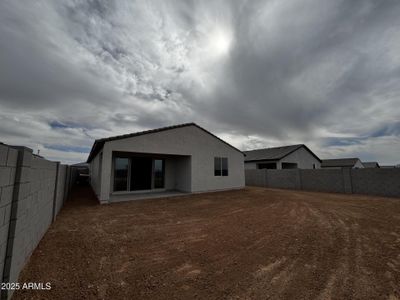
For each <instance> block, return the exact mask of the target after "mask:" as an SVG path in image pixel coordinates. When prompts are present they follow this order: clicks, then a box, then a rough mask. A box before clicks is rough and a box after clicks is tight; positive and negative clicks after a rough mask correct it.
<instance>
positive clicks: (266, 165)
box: [244, 144, 321, 169]
mask: <svg viewBox="0 0 400 300" xmlns="http://www.w3.org/2000/svg"><path fill="white" fill-rule="evenodd" d="M244 153H245V154H246V157H245V168H246V169H319V168H320V165H321V160H320V159H319V158H318V156H317V155H315V154H314V153H313V152H312V151H311V150H310V149H309V148H308V147H307V146H306V145H303V144H301V145H291V146H283V147H274V148H266V149H257V150H251V151H244Z"/></svg>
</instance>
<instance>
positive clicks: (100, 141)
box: [87, 123, 244, 163]
mask: <svg viewBox="0 0 400 300" xmlns="http://www.w3.org/2000/svg"><path fill="white" fill-rule="evenodd" d="M187 126H195V127H197V128H199V129H201V130H203V131H204V132H206V133H208V134H209V135H211V136H213V137H215V138H216V139H218V140H220V141H221V142H223V143H225V144H226V145H228V146H229V147H231V148H233V149H235V150H236V151H239V152H240V153H242V154H244V152H242V151H240V150H239V149H237V148H235V147H234V146H232V145H231V144H228V143H227V142H225V141H224V140H222V139H220V138H219V137H217V136H216V135H214V134H212V133H211V132H209V131H208V130H206V129H204V128H202V127H200V126H199V125H197V124H196V123H184V124H178V125H173V126H167V127H162V128H156V129H151V130H145V131H140V132H134V133H129V134H123V135H116V136H111V137H108V138H103V139H97V140H95V141H94V143H93V146H92V149H91V150H90V153H89V157H88V159H87V162H88V163H89V162H90V161H91V160H92V159H93V158H94V157H95V156H96V154H97V153H99V152H100V150H101V149H102V148H103V146H104V143H106V142H109V141H115V140H121V139H126V138H131V137H135V136H140V135H145V134H151V133H156V132H161V131H166V130H172V129H177V128H182V127H187Z"/></svg>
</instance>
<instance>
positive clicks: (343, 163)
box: [321, 157, 360, 168]
mask: <svg viewBox="0 0 400 300" xmlns="http://www.w3.org/2000/svg"><path fill="white" fill-rule="evenodd" d="M358 161H360V159H359V158H357V157H352V158H338V159H323V160H322V163H321V167H322V168H326V167H353V166H354V165H355V164H356V163H357V162H358Z"/></svg>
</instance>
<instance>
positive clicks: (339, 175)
mask: <svg viewBox="0 0 400 300" xmlns="http://www.w3.org/2000/svg"><path fill="white" fill-rule="evenodd" d="M245 177H246V185H249V186H262V187H271V188H283V189H298V190H305V191H319V192H333V193H354V194H366V195H377V196H387V197H400V169H332V170H324V169H316V170H301V169H297V170H266V169H263V170H245Z"/></svg>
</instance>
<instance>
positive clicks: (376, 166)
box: [362, 161, 381, 169]
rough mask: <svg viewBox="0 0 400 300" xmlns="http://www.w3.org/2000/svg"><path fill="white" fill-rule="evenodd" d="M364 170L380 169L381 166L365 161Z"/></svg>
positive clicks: (374, 162)
mask: <svg viewBox="0 0 400 300" xmlns="http://www.w3.org/2000/svg"><path fill="white" fill-rule="evenodd" d="M362 164H363V166H364V168H368V169H375V168H380V167H381V166H380V165H379V164H378V162H376V161H363V162H362Z"/></svg>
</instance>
